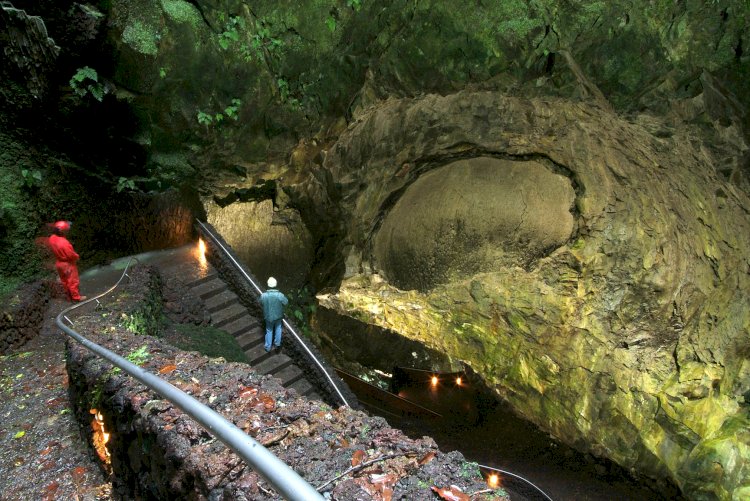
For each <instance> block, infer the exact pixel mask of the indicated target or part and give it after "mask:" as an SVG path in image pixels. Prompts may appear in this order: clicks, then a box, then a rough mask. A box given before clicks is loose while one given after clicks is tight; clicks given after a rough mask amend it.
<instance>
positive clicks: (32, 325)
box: [0, 281, 51, 355]
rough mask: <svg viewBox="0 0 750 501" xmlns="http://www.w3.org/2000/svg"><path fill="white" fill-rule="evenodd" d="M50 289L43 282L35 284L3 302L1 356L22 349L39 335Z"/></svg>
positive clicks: (0, 315)
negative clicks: (20, 347) (21, 347)
mask: <svg viewBox="0 0 750 501" xmlns="http://www.w3.org/2000/svg"><path fill="white" fill-rule="evenodd" d="M50 288H51V286H50V285H48V284H47V283H46V282H44V281H37V282H34V283H32V284H26V285H24V286H22V287H20V288H19V289H17V290H16V291H15V292H14V293H13V294H9V295H8V296H6V297H4V298H3V299H4V301H3V306H2V308H0V355H3V354H5V353H9V352H10V351H12V350H13V349H15V348H18V347H19V346H22V345H23V344H24V343H26V342H27V341H29V340H31V339H32V338H34V336H36V335H37V334H38V333H39V328H40V326H41V325H42V321H43V320H44V311H45V310H46V309H47V301H48V300H49V298H50Z"/></svg>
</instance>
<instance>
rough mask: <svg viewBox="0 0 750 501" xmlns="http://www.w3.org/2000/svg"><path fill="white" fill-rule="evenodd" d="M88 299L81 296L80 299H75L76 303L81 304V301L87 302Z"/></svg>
mask: <svg viewBox="0 0 750 501" xmlns="http://www.w3.org/2000/svg"><path fill="white" fill-rule="evenodd" d="M87 299H88V296H81V297H79V298H78V299H74V300H73V302H74V303H80V302H81V301H86V300H87Z"/></svg>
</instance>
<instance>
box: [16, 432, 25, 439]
mask: <svg viewBox="0 0 750 501" xmlns="http://www.w3.org/2000/svg"><path fill="white" fill-rule="evenodd" d="M24 435H26V432H25V431H19V432H18V433H16V434H15V435H13V438H21V437H23V436H24Z"/></svg>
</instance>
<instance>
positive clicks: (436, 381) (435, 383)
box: [430, 376, 438, 386]
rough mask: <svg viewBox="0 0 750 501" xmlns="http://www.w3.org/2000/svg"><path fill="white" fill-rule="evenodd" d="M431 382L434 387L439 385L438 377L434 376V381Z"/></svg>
mask: <svg viewBox="0 0 750 501" xmlns="http://www.w3.org/2000/svg"><path fill="white" fill-rule="evenodd" d="M430 382H431V383H432V386H437V384H438V377H437V376H432V379H431V380H430Z"/></svg>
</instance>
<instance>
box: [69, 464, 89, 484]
mask: <svg viewBox="0 0 750 501" xmlns="http://www.w3.org/2000/svg"><path fill="white" fill-rule="evenodd" d="M70 474H71V475H72V476H73V481H74V482H76V483H78V482H80V481H81V480H82V479H83V476H84V475H85V474H86V468H84V467H83V466H78V467H76V468H73V471H72V472H70Z"/></svg>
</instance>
